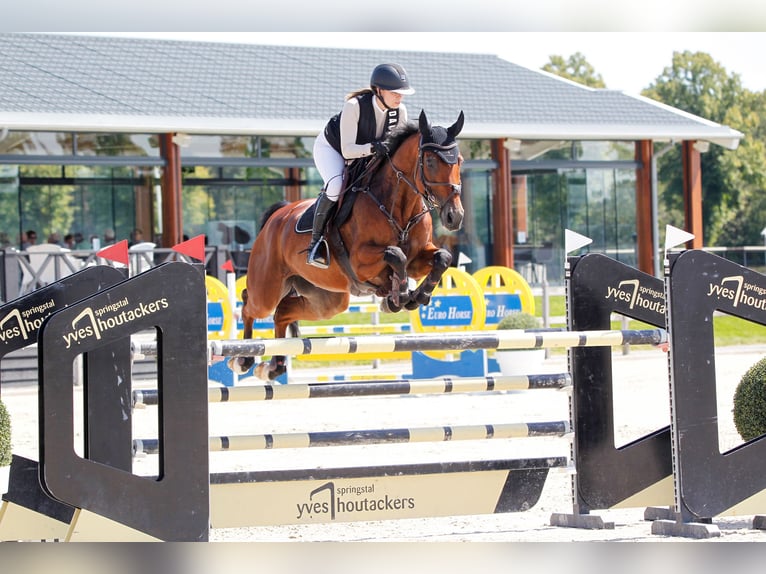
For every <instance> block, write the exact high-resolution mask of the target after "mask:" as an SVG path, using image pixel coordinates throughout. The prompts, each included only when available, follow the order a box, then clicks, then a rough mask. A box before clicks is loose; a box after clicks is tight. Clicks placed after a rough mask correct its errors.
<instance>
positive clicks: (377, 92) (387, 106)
mask: <svg viewBox="0 0 766 574" xmlns="http://www.w3.org/2000/svg"><path fill="white" fill-rule="evenodd" d="M375 97H376V98H378V101H380V103H381V104H383V107H384V108H386V109H387V110H393V109H394V108H392V107H391V106H389V105H388V104H387V103H386V100H384V99H383V96H381V95H380V88H378V87H376V88H375Z"/></svg>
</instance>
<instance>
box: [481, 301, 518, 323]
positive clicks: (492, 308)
mask: <svg viewBox="0 0 766 574" xmlns="http://www.w3.org/2000/svg"><path fill="white" fill-rule="evenodd" d="M484 300H485V301H486V303H487V317H486V319H485V322H484V324H485V325H497V324H498V323H499V322H500V319H502V318H503V317H505V316H506V315H510V314H511V313H515V312H517V311H521V310H522V309H521V297H519V296H518V295H516V294H515V293H486V294H485V295H484Z"/></svg>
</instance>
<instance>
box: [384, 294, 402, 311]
mask: <svg viewBox="0 0 766 574" xmlns="http://www.w3.org/2000/svg"><path fill="white" fill-rule="evenodd" d="M401 310H402V308H401V307H400V306H398V305H394V303H393V302H392V301H391V299H390V298H388V297H386V298H385V299H383V300H382V301H381V302H380V311H381V312H382V313H398V312H399V311H401Z"/></svg>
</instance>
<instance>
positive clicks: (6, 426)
mask: <svg viewBox="0 0 766 574" xmlns="http://www.w3.org/2000/svg"><path fill="white" fill-rule="evenodd" d="M9 464H11V416H10V415H9V414H8V410H7V409H6V408H5V405H4V404H3V401H2V400H0V466H8V465H9Z"/></svg>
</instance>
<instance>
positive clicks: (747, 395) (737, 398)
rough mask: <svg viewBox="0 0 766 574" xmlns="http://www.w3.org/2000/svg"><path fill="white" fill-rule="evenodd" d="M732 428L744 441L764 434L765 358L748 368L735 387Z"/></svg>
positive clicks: (765, 397)
mask: <svg viewBox="0 0 766 574" xmlns="http://www.w3.org/2000/svg"><path fill="white" fill-rule="evenodd" d="M734 426H735V427H736V428H737V432H739V435H740V436H741V437H742V439H743V440H746V441H748V440H751V439H754V438H756V437H759V436H761V435H762V434H765V433H766V358H764V359H761V360H760V361H758V362H757V363H756V364H755V365H753V366H752V367H750V369H749V370H748V371H747V372H746V373H745V374H744V375H743V376H742V380H741V381H740V383H739V385H738V386H737V390H736V392H735V393H734Z"/></svg>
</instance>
